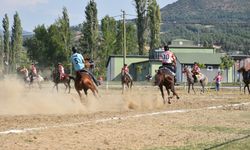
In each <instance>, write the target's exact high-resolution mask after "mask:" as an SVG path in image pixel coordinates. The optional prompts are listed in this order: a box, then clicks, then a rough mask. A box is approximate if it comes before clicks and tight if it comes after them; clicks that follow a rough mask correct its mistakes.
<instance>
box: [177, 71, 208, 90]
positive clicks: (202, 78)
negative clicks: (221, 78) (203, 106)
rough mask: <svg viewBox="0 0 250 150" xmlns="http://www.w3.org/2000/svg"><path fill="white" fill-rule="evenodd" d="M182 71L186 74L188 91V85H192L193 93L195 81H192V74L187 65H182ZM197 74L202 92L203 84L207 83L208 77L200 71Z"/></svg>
mask: <svg viewBox="0 0 250 150" xmlns="http://www.w3.org/2000/svg"><path fill="white" fill-rule="evenodd" d="M182 73H185V74H186V76H187V84H188V93H190V86H192V90H193V91H194V93H195V90H194V83H195V81H194V77H193V76H192V75H193V74H192V73H191V71H190V70H189V69H188V67H184V69H183V71H182ZM199 76H200V77H198V79H199V82H200V85H201V87H202V92H203V93H204V91H205V85H207V83H208V78H207V77H206V76H205V75H204V74H201V73H200V75H199Z"/></svg>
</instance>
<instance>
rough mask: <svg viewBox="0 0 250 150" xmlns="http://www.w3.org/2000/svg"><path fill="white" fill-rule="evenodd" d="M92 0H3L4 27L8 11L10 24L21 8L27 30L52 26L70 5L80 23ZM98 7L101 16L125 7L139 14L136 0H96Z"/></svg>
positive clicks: (162, 1)
mask: <svg viewBox="0 0 250 150" xmlns="http://www.w3.org/2000/svg"><path fill="white" fill-rule="evenodd" d="M176 1H177V0H157V3H158V4H159V6H160V8H162V7H164V6H166V5H168V4H171V3H174V2H176ZM88 2H89V0H0V20H1V22H0V29H2V20H3V18H4V14H6V13H7V15H8V17H9V21H10V28H11V27H12V25H13V15H14V14H15V12H18V14H19V17H20V19H21V24H22V28H23V29H24V30H25V31H30V32H31V31H33V29H34V28H35V27H36V26H38V25H42V24H45V26H47V27H48V26H49V25H51V24H53V23H54V22H55V20H56V19H58V18H59V17H61V16H62V8H63V7H66V8H67V10H68V15H69V19H70V25H71V26H72V25H78V24H80V23H82V22H83V21H84V20H85V7H86V6H87V4H88ZM95 2H96V3H97V9H98V19H99V20H101V19H102V18H103V17H104V16H106V15H109V16H111V17H115V19H117V20H119V19H121V17H120V16H121V14H122V12H121V10H124V11H125V12H126V14H129V15H127V16H126V18H127V19H130V18H134V17H135V16H136V11H135V2H134V0H95Z"/></svg>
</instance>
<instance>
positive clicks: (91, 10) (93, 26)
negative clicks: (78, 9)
mask: <svg viewBox="0 0 250 150" xmlns="http://www.w3.org/2000/svg"><path fill="white" fill-rule="evenodd" d="M85 15H86V22H85V23H84V25H83V30H82V31H83V36H84V39H85V41H82V43H83V44H85V45H86V44H87V46H88V49H89V50H90V52H91V54H90V55H91V59H94V58H95V56H94V54H95V53H96V49H97V43H98V20H97V8H96V3H95V1H94V0H90V1H89V3H88V5H87V6H86V10H85Z"/></svg>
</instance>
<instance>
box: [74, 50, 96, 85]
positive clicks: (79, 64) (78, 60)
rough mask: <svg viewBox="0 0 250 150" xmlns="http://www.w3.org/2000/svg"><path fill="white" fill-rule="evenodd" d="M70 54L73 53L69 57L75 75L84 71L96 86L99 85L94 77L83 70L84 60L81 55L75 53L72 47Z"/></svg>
mask: <svg viewBox="0 0 250 150" xmlns="http://www.w3.org/2000/svg"><path fill="white" fill-rule="evenodd" d="M72 52H73V54H72V55H71V62H72V64H73V66H74V70H75V73H77V72H84V71H85V72H87V73H88V74H89V75H90V76H91V77H92V79H93V81H94V82H95V84H96V86H98V85H100V83H99V82H98V80H97V79H96V78H95V77H94V75H93V74H92V73H91V72H90V71H88V70H86V69H85V65H84V58H83V56H82V54H80V53H78V52H77V49H76V47H72Z"/></svg>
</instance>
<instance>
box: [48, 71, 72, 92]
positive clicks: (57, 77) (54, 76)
mask: <svg viewBox="0 0 250 150" xmlns="http://www.w3.org/2000/svg"><path fill="white" fill-rule="evenodd" d="M52 79H53V82H54V83H55V85H54V87H56V90H57V92H58V84H60V83H62V84H64V85H65V87H66V89H65V92H66V91H67V89H69V92H68V93H70V89H71V86H70V80H74V77H72V76H70V75H68V74H64V77H63V78H62V79H60V73H59V71H58V70H54V71H53V72H52ZM54 87H53V88H54Z"/></svg>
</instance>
